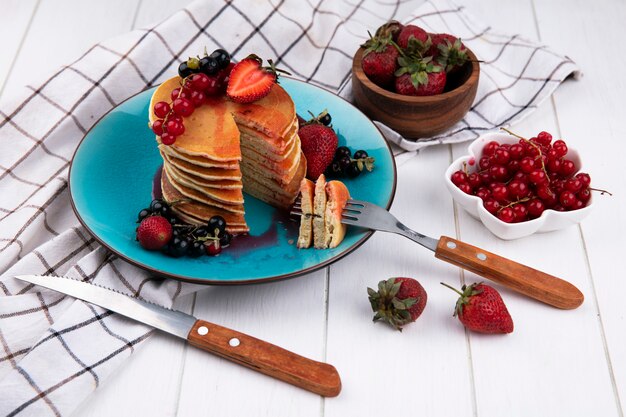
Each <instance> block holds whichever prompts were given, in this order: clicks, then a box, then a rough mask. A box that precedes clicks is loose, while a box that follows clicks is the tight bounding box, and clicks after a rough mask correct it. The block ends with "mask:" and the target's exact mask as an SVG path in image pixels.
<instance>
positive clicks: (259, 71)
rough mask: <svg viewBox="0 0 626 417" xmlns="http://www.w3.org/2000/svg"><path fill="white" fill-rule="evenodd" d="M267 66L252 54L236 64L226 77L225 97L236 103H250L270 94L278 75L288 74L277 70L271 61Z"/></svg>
mask: <svg viewBox="0 0 626 417" xmlns="http://www.w3.org/2000/svg"><path fill="white" fill-rule="evenodd" d="M267 62H268V64H269V66H267V67H264V66H263V60H262V59H261V58H259V57H258V56H256V55H254V54H252V55H248V57H246V58H245V59H243V60H241V61H240V62H239V63H237V64H236V65H235V66H234V67H233V68H232V70H231V72H230V74H229V75H228V87H227V88H226V95H227V96H228V98H230V99H231V100H232V101H235V102H237V103H251V102H253V101H257V100H260V99H262V98H263V97H265V96H266V95H268V94H269V93H270V90H271V89H272V86H273V85H274V84H276V83H277V82H278V73H279V72H282V73H285V74H289V73H288V72H286V71H283V70H280V69H277V68H276V66H274V63H273V62H272V60H271V59H269V60H268V61H267Z"/></svg>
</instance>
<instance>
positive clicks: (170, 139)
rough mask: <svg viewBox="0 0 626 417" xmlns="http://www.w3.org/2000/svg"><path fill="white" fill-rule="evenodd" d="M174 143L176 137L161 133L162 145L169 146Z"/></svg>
mask: <svg viewBox="0 0 626 417" xmlns="http://www.w3.org/2000/svg"><path fill="white" fill-rule="evenodd" d="M174 142H176V136H174V135H172V134H171V133H167V132H163V134H162V135H161V143H162V144H163V145H171V144H173V143H174Z"/></svg>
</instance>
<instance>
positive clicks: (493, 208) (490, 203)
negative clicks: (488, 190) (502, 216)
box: [483, 198, 500, 214]
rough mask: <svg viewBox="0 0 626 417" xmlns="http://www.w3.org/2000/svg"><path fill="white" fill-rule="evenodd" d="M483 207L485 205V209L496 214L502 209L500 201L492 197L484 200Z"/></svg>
mask: <svg viewBox="0 0 626 417" xmlns="http://www.w3.org/2000/svg"><path fill="white" fill-rule="evenodd" d="M483 207H485V209H486V210H487V211H488V212H489V213H491V214H496V213H497V212H498V210H500V203H498V202H497V201H496V200H494V199H493V198H491V199H488V200H486V201H483Z"/></svg>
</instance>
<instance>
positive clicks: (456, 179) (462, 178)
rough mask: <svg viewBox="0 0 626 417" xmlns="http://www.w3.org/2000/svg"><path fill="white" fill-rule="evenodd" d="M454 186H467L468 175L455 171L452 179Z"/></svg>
mask: <svg viewBox="0 0 626 417" xmlns="http://www.w3.org/2000/svg"><path fill="white" fill-rule="evenodd" d="M450 180H451V181H452V184H454V185H456V186H457V187H458V186H459V185H461V184H465V183H466V182H467V174H466V173H465V172H463V171H461V170H458V171H455V172H454V173H453V174H452V176H451V177H450Z"/></svg>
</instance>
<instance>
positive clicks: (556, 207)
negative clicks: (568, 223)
mask: <svg viewBox="0 0 626 417" xmlns="http://www.w3.org/2000/svg"><path fill="white" fill-rule="evenodd" d="M552 210H554V211H566V210H565V207H563V206H562V205H560V204H557V205H555V206H554V207H552Z"/></svg>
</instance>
